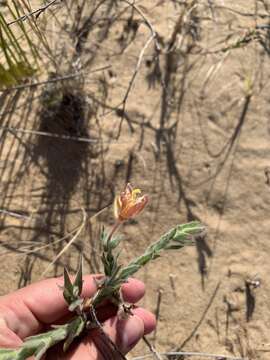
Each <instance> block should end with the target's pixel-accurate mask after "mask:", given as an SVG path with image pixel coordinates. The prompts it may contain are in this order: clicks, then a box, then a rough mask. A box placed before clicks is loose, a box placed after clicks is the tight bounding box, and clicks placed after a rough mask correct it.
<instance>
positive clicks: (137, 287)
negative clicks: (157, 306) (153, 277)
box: [121, 278, 145, 304]
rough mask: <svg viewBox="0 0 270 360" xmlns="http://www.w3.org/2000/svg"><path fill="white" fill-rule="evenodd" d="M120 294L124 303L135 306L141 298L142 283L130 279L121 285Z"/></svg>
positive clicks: (143, 288) (143, 291)
mask: <svg viewBox="0 0 270 360" xmlns="http://www.w3.org/2000/svg"><path fill="white" fill-rule="evenodd" d="M121 292H122V296H123V300H124V301H126V302H128V303H131V304H135V303H137V302H138V301H140V300H141V299H142V298H143V296H144V294H145V285H144V283H143V282H142V281H140V280H137V279H133V278H131V279H129V280H128V282H127V283H125V284H123V285H122V287H121Z"/></svg>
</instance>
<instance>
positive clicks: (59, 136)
mask: <svg viewBox="0 0 270 360" xmlns="http://www.w3.org/2000/svg"><path fill="white" fill-rule="evenodd" d="M1 130H2V131H10V132H11V133H23V134H30V135H37V136H46V137H51V138H57V139H61V140H72V141H79V142H86V143H91V144H92V143H94V144H96V143H98V142H99V140H97V139H90V138H84V137H77V136H70V135H59V134H54V133H50V132H45V131H35V130H27V129H20V128H18V129H17V128H13V127H0V131H1Z"/></svg>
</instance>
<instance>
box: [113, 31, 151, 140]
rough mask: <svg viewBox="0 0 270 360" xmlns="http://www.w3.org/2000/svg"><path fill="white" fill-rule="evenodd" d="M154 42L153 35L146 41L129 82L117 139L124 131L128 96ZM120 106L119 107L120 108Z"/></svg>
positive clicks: (122, 103)
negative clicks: (146, 52)
mask: <svg viewBox="0 0 270 360" xmlns="http://www.w3.org/2000/svg"><path fill="white" fill-rule="evenodd" d="M153 40H154V36H153V35H151V36H150V38H149V39H148V40H147V41H146V43H145V44H144V47H143V48H142V50H141V52H140V55H139V58H138V61H137V64H136V68H135V70H134V72H133V75H132V77H131V79H130V82H129V85H128V88H127V91H126V94H125V96H124V99H123V101H122V102H121V104H120V105H122V110H121V114H122V115H121V122H120V125H119V130H118V134H117V139H118V138H119V136H120V133H121V129H122V123H123V120H124V113H125V110H126V103H127V100H128V96H129V94H130V91H131V89H132V86H133V84H134V82H135V79H136V77H137V75H138V72H139V69H140V67H141V63H142V60H143V56H144V53H145V51H146V50H147V48H148V46H149V45H150V44H151V42H152V41H153ZM120 105H118V107H119V106H120ZM129 125H130V127H131V128H132V125H131V124H129Z"/></svg>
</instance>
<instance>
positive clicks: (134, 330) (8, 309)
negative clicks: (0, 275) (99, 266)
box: [0, 275, 156, 360]
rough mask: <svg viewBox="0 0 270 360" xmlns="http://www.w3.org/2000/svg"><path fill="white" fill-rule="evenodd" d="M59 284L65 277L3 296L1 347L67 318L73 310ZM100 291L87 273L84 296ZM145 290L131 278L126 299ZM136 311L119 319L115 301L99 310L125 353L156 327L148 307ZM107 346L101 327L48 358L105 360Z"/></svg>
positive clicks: (133, 298) (133, 300)
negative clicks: (68, 348)
mask: <svg viewBox="0 0 270 360" xmlns="http://www.w3.org/2000/svg"><path fill="white" fill-rule="evenodd" d="M59 285H63V279H62V278H53V279H47V280H43V281H41V282H38V283H35V284H32V285H30V286H27V287H25V288H23V289H20V290H17V291H15V292H14V293H12V294H8V295H5V296H2V297H0V347H1V348H3V347H5V348H16V347H19V346H20V345H21V344H22V342H23V339H24V338H26V337H28V336H32V335H35V334H38V333H40V332H44V331H46V329H48V328H49V326H50V325H51V324H57V323H58V324H59V323H61V321H63V319H65V318H67V316H68V314H69V312H68V308H67V304H66V303H65V300H64V298H63V295H62V292H61V291H60V290H59ZM96 290H97V288H96V282H95V280H94V276H91V275H88V276H85V277H84V285H83V291H82V296H83V297H91V296H93V294H94V293H95V292H96ZM144 292H145V287H144V284H143V283H142V282H141V281H139V280H135V279H130V280H129V282H128V283H127V284H124V285H123V286H122V295H123V299H124V301H126V302H129V303H132V304H134V303H136V302H138V301H139V300H140V299H141V298H142V297H143V296H144ZM133 314H134V315H133V316H129V317H128V318H127V319H125V320H123V319H119V317H118V316H117V314H116V309H115V307H113V306H112V305H111V304H104V305H103V306H101V308H100V309H99V311H98V318H99V319H100V321H101V322H102V325H103V330H104V332H105V333H106V334H107V335H108V336H109V337H110V339H111V340H112V341H113V342H114V343H115V344H116V345H117V347H118V348H119V350H120V351H121V352H122V353H123V354H126V353H127V352H128V351H130V350H131V349H132V348H133V347H134V346H135V344H136V343H137V342H138V341H139V340H140V339H141V337H142V336H143V335H145V334H148V333H149V332H151V331H153V330H154V328H155V324H156V322H155V318H154V315H152V314H151V313H150V312H148V311H147V310H144V309H143V308H140V307H137V308H135V309H134V310H133ZM107 345H108V344H105V343H104V339H103V340H102V338H101V335H100V334H99V333H98V331H97V330H91V331H89V334H87V335H86V336H85V337H84V338H82V340H81V341H80V342H79V343H77V344H76V345H75V346H73V347H72V349H70V350H69V351H68V352H67V353H65V354H64V353H62V350H60V348H59V349H58V350H56V349H52V350H51V351H50V353H49V354H48V355H47V356H46V360H60V359H61V360H97V359H98V360H105V359H108V358H110V356H108V351H109V346H108V347H107ZM110 359H111V358H110Z"/></svg>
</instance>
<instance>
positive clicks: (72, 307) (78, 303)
mask: <svg viewBox="0 0 270 360" xmlns="http://www.w3.org/2000/svg"><path fill="white" fill-rule="evenodd" d="M82 303H83V299H77V300H75V301H73V302H72V303H71V304H70V305H69V307H68V310H69V311H74V310H75V309H76V308H77V307H79V306H81V305H82Z"/></svg>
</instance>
